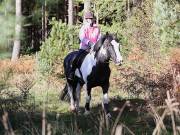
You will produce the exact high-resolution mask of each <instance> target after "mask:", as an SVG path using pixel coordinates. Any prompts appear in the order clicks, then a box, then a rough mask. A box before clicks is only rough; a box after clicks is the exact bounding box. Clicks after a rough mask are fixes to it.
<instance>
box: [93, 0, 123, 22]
mask: <svg viewBox="0 0 180 135" xmlns="http://www.w3.org/2000/svg"><path fill="white" fill-rule="evenodd" d="M93 4H94V8H93V10H94V13H95V14H96V15H97V14H98V17H99V20H100V21H102V23H105V24H106V23H110V24H111V23H112V21H123V20H124V19H123V17H124V15H125V13H124V7H125V4H126V0H121V1H119V0H115V1H113V2H112V0H106V1H99V0H98V1H95V0H94V1H93ZM113 23H115V22H113Z"/></svg>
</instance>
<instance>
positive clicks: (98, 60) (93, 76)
mask: <svg viewBox="0 0 180 135" xmlns="http://www.w3.org/2000/svg"><path fill="white" fill-rule="evenodd" d="M78 53H79V52H78V51H75V52H71V53H69V54H68V55H67V56H66V57H65V59H64V71H65V76H66V79H67V87H65V89H64V92H67V91H68V93H69V96H70V102H71V110H73V111H74V110H78V109H79V99H80V92H81V88H82V86H83V85H85V91H86V104H85V114H88V113H89V112H90V100H91V89H92V88H93V87H96V86H100V87H101V88H102V90H103V107H104V110H105V112H106V116H107V117H109V116H110V113H109V109H108V102H109V99H108V89H109V77H110V73H111V70H110V68H109V61H110V59H112V60H113V61H114V63H115V64H118V65H119V64H121V62H122V56H121V54H120V51H119V43H118V42H117V41H116V38H115V37H114V36H113V35H111V34H108V33H107V34H106V35H104V36H102V37H101V38H100V40H98V42H97V43H96V44H95V45H94V47H93V48H92V51H91V52H90V53H88V54H87V55H86V56H85V58H84V59H83V60H82V62H81V64H80V66H79V67H78V68H76V69H75V77H74V79H73V80H70V79H68V73H69V69H70V68H71V65H72V62H73V61H74V59H75V58H76V56H77V55H78ZM81 80H83V81H81Z"/></svg>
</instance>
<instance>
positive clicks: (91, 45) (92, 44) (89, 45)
mask: <svg viewBox="0 0 180 135" xmlns="http://www.w3.org/2000/svg"><path fill="white" fill-rule="evenodd" d="M93 46H94V43H93V42H91V41H89V42H88V48H89V49H91V48H92V47H93Z"/></svg>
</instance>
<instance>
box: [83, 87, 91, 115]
mask: <svg viewBox="0 0 180 135" xmlns="http://www.w3.org/2000/svg"><path fill="white" fill-rule="evenodd" d="M90 101H91V89H90V88H86V104H85V113H84V114H85V115H87V114H89V113H90Z"/></svg>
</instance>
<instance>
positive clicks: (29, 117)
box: [0, 97, 154, 135]
mask: <svg viewBox="0 0 180 135" xmlns="http://www.w3.org/2000/svg"><path fill="white" fill-rule="evenodd" d="M0 101H1V110H0V115H1V116H3V114H4V110H6V111H7V112H8V116H9V122H10V123H11V126H12V128H13V130H14V132H15V134H16V135H38V134H39V135H40V134H41V132H42V130H41V129H42V110H38V109H33V108H32V107H31V106H26V105H23V104H19V103H18V102H14V103H13V102H12V103H9V105H11V109H8V108H6V109H5V107H6V106H5V105H3V101H2V99H0ZM12 101H13V100H12ZM14 101H15V100H14ZM129 101H130V103H131V104H130V106H127V107H125V109H124V110H123V113H122V116H121V117H120V119H119V120H118V121H119V122H118V123H123V124H124V125H126V126H127V127H128V128H129V129H130V130H131V131H132V132H134V133H135V134H146V135H147V134H151V133H152V129H153V127H154V125H153V120H152V119H150V120H148V121H147V119H146V114H147V112H146V110H145V109H144V107H145V104H146V103H145V101H144V100H141V99H130V100H129ZM4 102H5V101H4ZM125 102H126V100H124V99H121V98H120V97H116V98H114V99H111V100H110V107H111V108H110V110H111V114H112V119H111V120H110V122H109V127H110V130H108V127H107V124H105V122H104V123H103V121H104V119H103V113H102V112H103V111H102V107H101V105H100V104H98V105H97V106H94V107H92V108H91V114H90V115H88V116H84V115H83V113H81V114H79V115H76V114H75V113H71V112H67V113H60V112H46V123H48V124H50V125H51V126H47V130H46V131H47V132H48V129H51V131H52V134H53V135H61V134H63V133H66V134H67V135H75V134H78V135H80V134H83V135H96V134H99V131H101V130H102V134H103V135H104V134H109V133H110V131H111V129H112V126H113V125H114V121H115V120H116V117H117V115H118V113H119V111H120V109H121V108H122V106H123V104H124V103H125ZM80 110H81V111H82V112H83V108H81V109H80ZM100 125H101V126H100ZM48 127H49V128H48ZM49 131H50V130H49ZM4 132H5V129H4V126H3V122H2V118H1V123H0V134H4Z"/></svg>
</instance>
